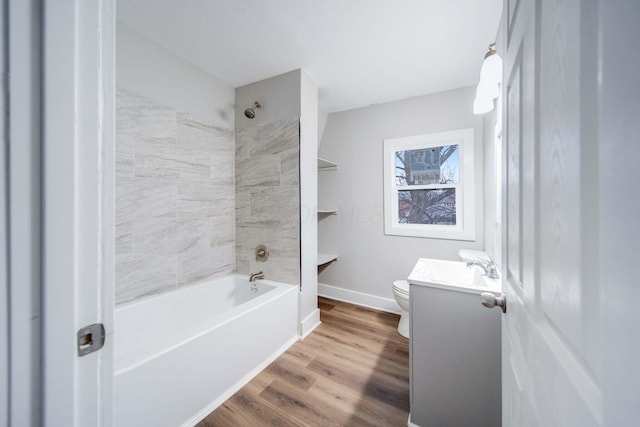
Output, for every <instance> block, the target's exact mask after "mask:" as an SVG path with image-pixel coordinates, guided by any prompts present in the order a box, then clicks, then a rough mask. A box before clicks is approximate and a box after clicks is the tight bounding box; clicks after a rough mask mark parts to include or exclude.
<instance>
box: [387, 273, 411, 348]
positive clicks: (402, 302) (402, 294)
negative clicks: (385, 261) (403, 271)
mask: <svg viewBox="0 0 640 427" xmlns="http://www.w3.org/2000/svg"><path fill="white" fill-rule="evenodd" d="M391 289H392V290H393V296H394V297H395V298H396V302H397V303H398V305H399V306H400V308H401V309H402V314H401V315H400V321H399V322H398V333H399V334H400V335H402V336H403V337H406V338H409V282H407V281H406V280H395V281H394V282H393V286H392V288H391Z"/></svg>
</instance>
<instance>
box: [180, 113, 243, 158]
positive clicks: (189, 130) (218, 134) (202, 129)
mask: <svg viewBox="0 0 640 427" xmlns="http://www.w3.org/2000/svg"><path fill="white" fill-rule="evenodd" d="M178 145H182V146H184V147H187V148H190V149H192V150H199V151H206V152H208V153H216V154H217V153H229V154H233V152H234V132H233V131H230V130H226V129H222V128H218V127H214V126H211V125H208V124H206V123H204V122H203V121H200V120H197V119H195V118H193V117H192V116H190V115H188V114H185V113H178Z"/></svg>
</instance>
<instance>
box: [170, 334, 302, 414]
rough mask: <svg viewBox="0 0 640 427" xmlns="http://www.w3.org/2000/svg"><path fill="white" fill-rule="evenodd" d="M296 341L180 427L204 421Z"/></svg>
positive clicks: (296, 338)
mask: <svg viewBox="0 0 640 427" xmlns="http://www.w3.org/2000/svg"><path fill="white" fill-rule="evenodd" d="M298 340H299V338H298V337H297V336H296V337H292V338H291V339H290V340H289V341H287V342H286V343H285V344H284V345H283V346H282V347H280V348H279V349H277V350H276V351H275V352H273V354H272V355H271V356H269V357H268V358H266V359H265V360H264V361H263V362H262V363H260V364H259V365H258V366H256V367H255V368H254V369H253V370H251V372H249V373H248V374H247V375H245V376H244V377H242V378H241V379H240V380H239V381H238V382H237V383H235V384H234V385H232V386H231V387H229V388H228V389H227V390H225V391H224V393H222V394H221V395H220V396H219V397H218V398H217V399H216V400H214V401H213V402H211V403H210V404H208V405H207V406H205V407H204V408H202V409H201V410H200V411H199V412H198V413H197V414H195V415H194V416H193V417H191V418H189V419H188V420H187V421H186V422H185V423H184V424H182V427H193V426H195V425H196V424H198V423H199V422H200V421H202V420H203V419H205V417H206V416H207V415H209V414H210V413H212V412H213V411H214V410H216V408H217V407H218V406H220V405H222V404H223V403H224V402H225V401H226V400H227V399H229V398H230V397H231V396H233V395H234V394H235V393H236V392H237V391H238V390H240V389H241V388H242V387H244V386H245V385H247V384H248V383H249V381H251V380H252V379H253V378H255V376H256V375H258V374H259V373H260V372H262V370H263V369H265V368H266V367H267V366H269V365H270V364H271V362H273V361H274V360H276V359H277V358H278V357H280V355H282V353H284V352H285V351H287V350H288V349H289V347H291V346H292V345H293V344H295V343H296V342H298Z"/></svg>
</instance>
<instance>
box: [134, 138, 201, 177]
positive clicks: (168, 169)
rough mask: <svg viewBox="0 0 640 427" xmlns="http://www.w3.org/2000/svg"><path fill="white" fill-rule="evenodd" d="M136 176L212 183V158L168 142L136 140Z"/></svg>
mask: <svg viewBox="0 0 640 427" xmlns="http://www.w3.org/2000/svg"><path fill="white" fill-rule="evenodd" d="M135 168H136V176H140V177H156V178H164V179H170V180H175V181H180V182H196V183H203V184H209V183H210V182H211V179H210V177H209V176H210V173H211V156H210V154H209V153H206V152H204V151H196V150H189V149H187V148H184V147H180V146H178V145H176V144H171V143H169V142H167V141H137V142H136V154H135Z"/></svg>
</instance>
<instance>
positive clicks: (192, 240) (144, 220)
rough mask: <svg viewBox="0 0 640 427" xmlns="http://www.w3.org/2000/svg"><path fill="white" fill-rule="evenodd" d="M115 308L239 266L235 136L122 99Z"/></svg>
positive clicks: (121, 94)
mask: <svg viewBox="0 0 640 427" xmlns="http://www.w3.org/2000/svg"><path fill="white" fill-rule="evenodd" d="M116 108H117V111H116V291H115V293H116V304H121V303H124V302H127V301H132V300H134V299H137V298H140V297H143V296H147V295H151V294H155V293H160V292H164V291H168V290H172V289H175V288H176V287H178V286H182V285H188V284H191V283H194V282H197V281H199V280H201V279H204V278H210V277H215V276H216V275H224V274H228V273H230V272H232V271H233V270H234V268H235V249H234V246H235V212H234V205H235V187H234V133H233V131H231V130H225V129H222V128H217V127H214V126H211V125H210V124H208V123H205V122H203V121H201V120H197V119H195V118H193V117H192V116H191V115H189V114H186V113H182V112H179V111H176V110H175V109H173V108H171V107H168V106H166V105H162V104H158V103H155V102H153V101H151V100H150V99H148V98H145V97H142V96H139V95H136V94H134V93H132V92H128V91H124V90H118V92H117V95H116Z"/></svg>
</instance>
